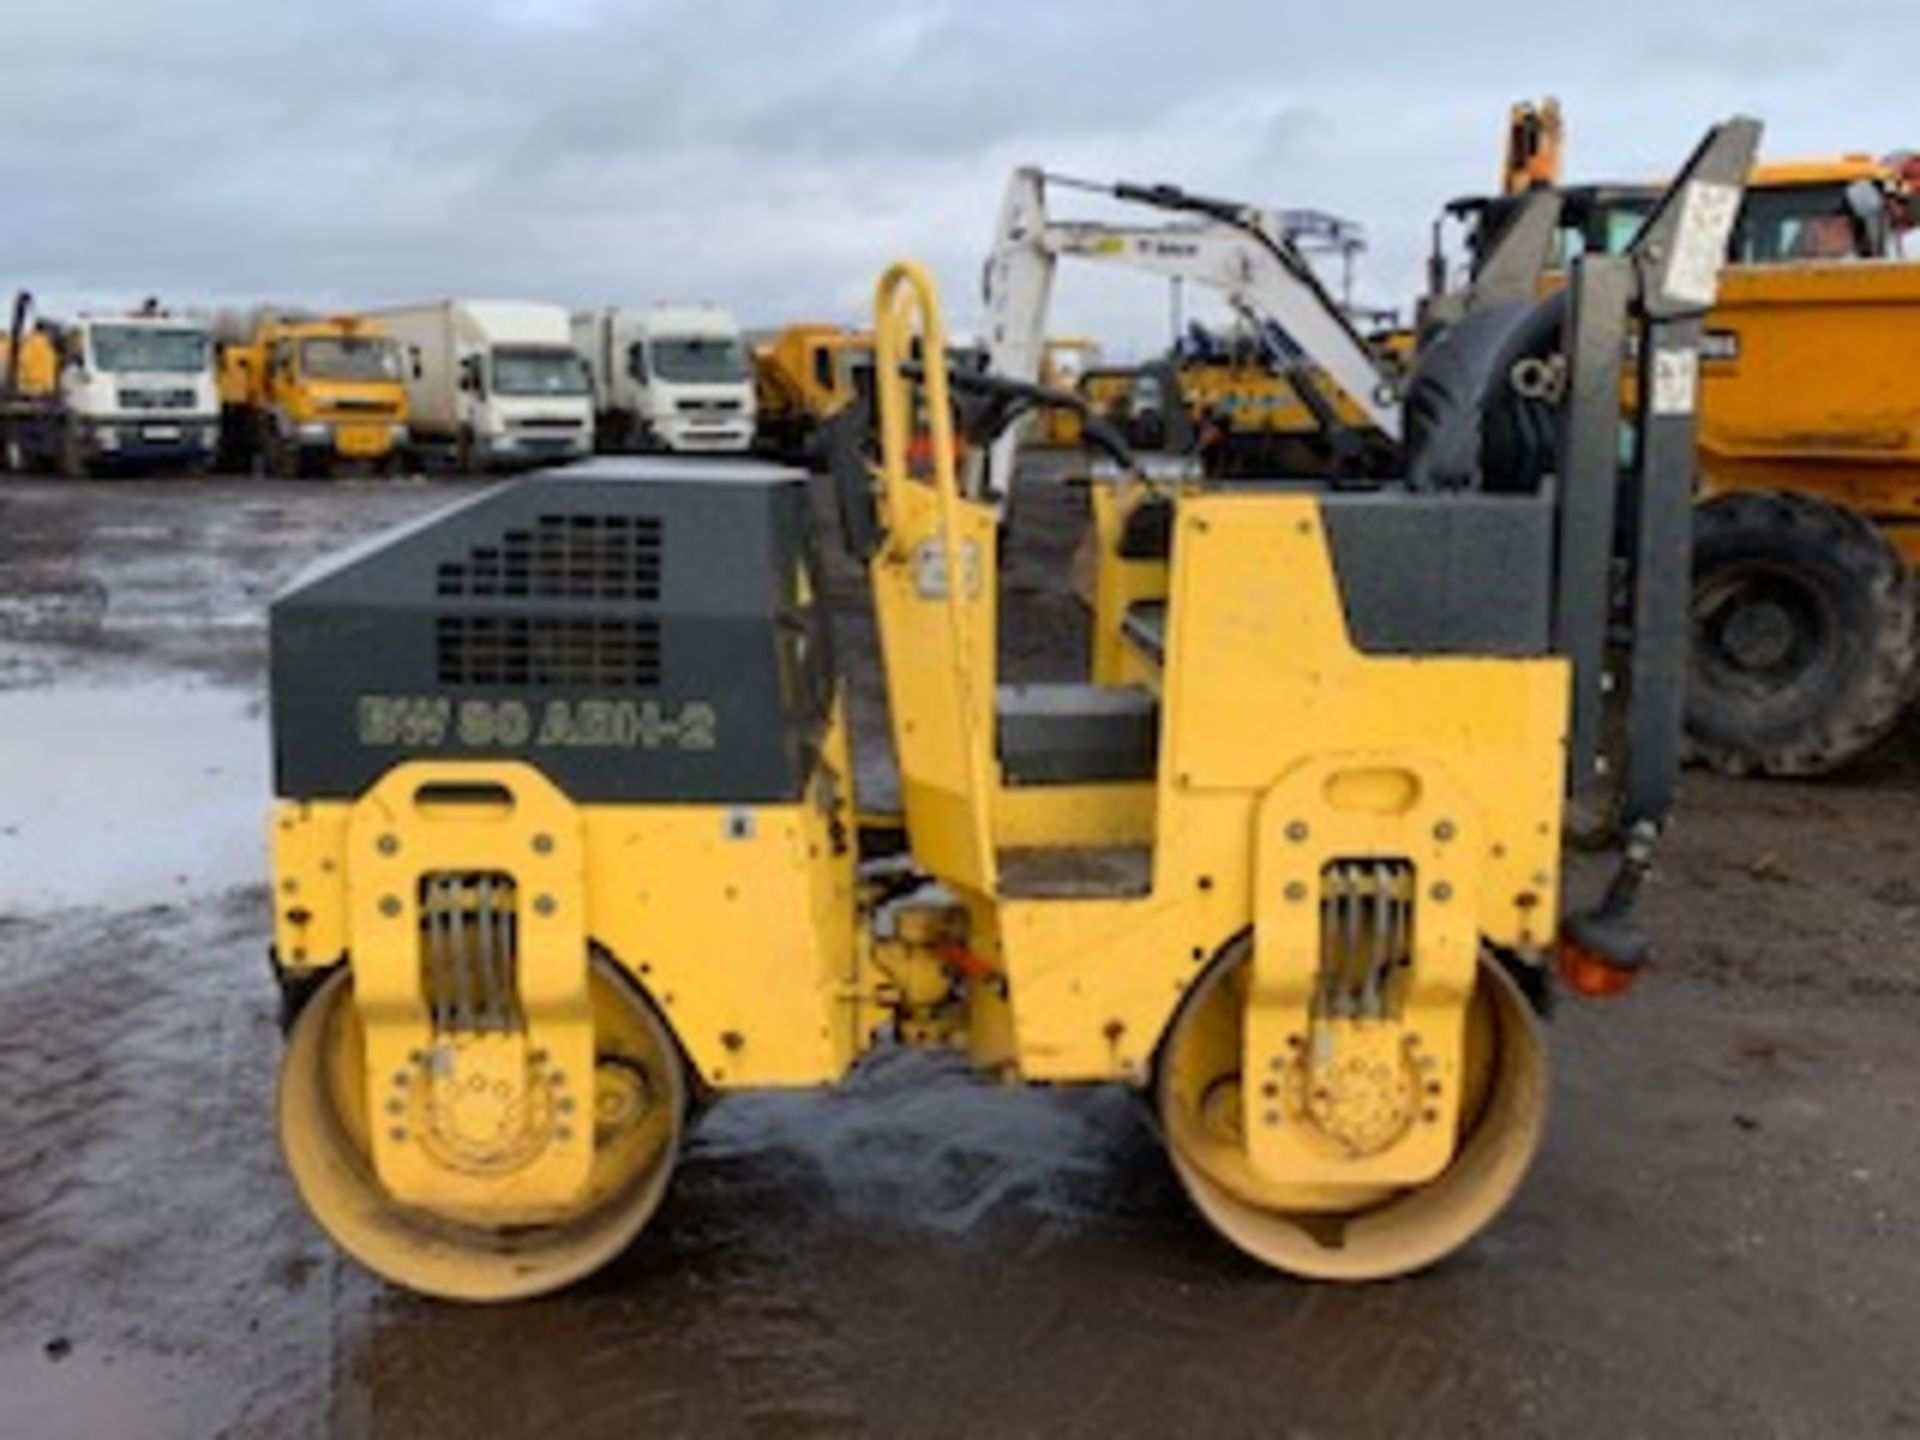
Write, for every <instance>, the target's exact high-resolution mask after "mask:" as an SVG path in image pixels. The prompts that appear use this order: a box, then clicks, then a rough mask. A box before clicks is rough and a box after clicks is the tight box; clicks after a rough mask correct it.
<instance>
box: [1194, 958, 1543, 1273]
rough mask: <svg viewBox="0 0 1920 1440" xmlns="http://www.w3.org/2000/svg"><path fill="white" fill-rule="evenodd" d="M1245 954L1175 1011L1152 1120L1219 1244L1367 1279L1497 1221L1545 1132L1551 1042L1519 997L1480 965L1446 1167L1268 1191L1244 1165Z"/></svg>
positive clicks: (1417, 1261)
mask: <svg viewBox="0 0 1920 1440" xmlns="http://www.w3.org/2000/svg"><path fill="white" fill-rule="evenodd" d="M1251 955H1252V947H1251V944H1250V943H1249V942H1247V941H1241V942H1238V943H1237V944H1236V945H1235V946H1234V947H1233V948H1232V949H1230V950H1229V951H1228V952H1227V953H1226V954H1225V955H1223V956H1222V957H1221V958H1220V960H1218V961H1217V962H1215V964H1214V966H1213V968H1212V970H1211V971H1210V972H1209V973H1208V974H1207V976H1206V978H1205V979H1204V980H1202V981H1201V983H1200V985H1199V986H1198V987H1196V988H1195V990H1194V991H1193V993H1192V994H1190V995H1189V996H1188V997H1187V999H1186V1002H1185V1003H1184V1004H1183V1005H1182V1007H1181V1009H1180V1012H1179V1014H1178V1015H1177V1016H1176V1017H1175V1018H1174V1022H1173V1024H1172V1026H1171V1027H1170V1028H1169V1030H1168V1032H1167V1037H1166V1040H1165V1042H1164V1043H1163V1045H1162V1048H1161V1055H1160V1062H1159V1070H1158V1077H1157V1082H1156V1110H1157V1112H1158V1116H1159V1121H1160V1130H1161V1135H1162V1137H1163V1138H1164V1139H1165V1141H1166V1145H1167V1152H1168V1154H1169V1156H1170V1157H1171V1159H1172V1161H1173V1168H1174V1170H1175V1172H1176V1173H1177V1174H1178V1175H1179V1177H1180V1181H1181V1184H1182V1185H1183V1186H1184V1187H1185V1188H1186V1192H1187V1195H1188V1197H1189V1198H1190V1199H1191V1200H1192V1201H1193V1203H1194V1206H1195V1207H1196V1208H1197V1209H1198V1210H1199V1211H1200V1213H1201V1214H1202V1215H1203V1216H1205V1217H1206V1219H1207V1221H1208V1223H1209V1224H1211V1225H1212V1226H1213V1228H1214V1229H1215V1230H1217V1231H1218V1232H1219V1233H1220V1234H1221V1235H1222V1236H1223V1237H1224V1238H1225V1239H1227V1240H1229V1241H1230V1242H1232V1243H1233V1244H1234V1245H1235V1246H1237V1247H1238V1248H1239V1249H1240V1250H1242V1251H1243V1252H1245V1253H1246V1254H1247V1255H1250V1256H1252V1257H1253V1258H1254V1259H1255V1260H1258V1261H1260V1262H1261V1263H1263V1264H1265V1265H1269V1266H1272V1267H1273V1268H1274V1269H1276V1270H1282V1271H1285V1272H1287V1273H1288V1274H1292V1275H1298V1276H1302V1277H1304V1278H1307V1279H1313V1280H1341V1281H1368V1280H1386V1279H1391V1278H1393V1277H1394V1276H1398V1275H1405V1274H1409V1273H1411V1272H1413V1271H1416V1270H1422V1269H1425V1268H1426V1267H1427V1266H1429V1265H1433V1264H1435V1263H1437V1262H1438V1261H1440V1260H1442V1259H1444V1258H1445V1257H1446V1256H1447V1255H1449V1254H1451V1253H1452V1252H1453V1251H1455V1250H1457V1249H1459V1248H1460V1247H1461V1246H1463V1245H1465V1244H1467V1242H1469V1241H1470V1240H1472V1239H1473V1238H1474V1237H1475V1236H1476V1235H1478V1234H1479V1233H1480V1232H1481V1231H1482V1230H1484V1229H1486V1227H1487V1226H1488V1225H1490V1224H1492V1223H1493V1221H1494V1219H1495V1218H1496V1217H1497V1216H1498V1215H1499V1214H1500V1212H1501V1211H1502V1210H1503V1209H1505V1208H1506V1204H1507V1202H1508V1201H1509V1200H1510V1199H1512V1198H1513V1195H1514V1192H1515V1191H1517V1190H1518V1189H1519V1188H1520V1182H1521V1181H1522V1180H1523V1179H1525V1177H1526V1174H1527V1170H1528V1168H1529V1167H1530V1166H1531V1165H1532V1163H1533V1157H1534V1154H1535V1152H1536V1151H1537V1150H1538V1149H1539V1147H1540V1138H1541V1136H1542V1134H1543V1133H1544V1132H1545V1129H1546V1115H1547V1099H1548V1090H1549V1080H1548V1073H1547V1049H1546V1037H1545V1036H1544V1034H1543V1033H1542V1029H1541V1024H1540V1020H1539V1018H1538V1017H1537V1016H1536V1015H1535V1013H1534V1010H1533V1007H1532V1006H1531V1005H1530V1004H1529V1003H1528V1001H1527V999H1526V997H1525V996H1524V995H1523V994H1522V993H1521V989H1520V986H1519V985H1518V984H1517V983H1516V982H1515V981H1514V979H1513V977H1512V976H1511V975H1509V974H1508V973H1507V971H1506V969H1505V968H1504V967H1503V966H1502V965H1501V964H1500V963H1499V962H1498V960H1496V959H1495V958H1493V957H1491V956H1488V957H1486V958H1484V959H1483V960H1482V961H1481V964H1480V972H1479V979H1478V982H1477V983H1476V985H1475V987H1474V993H1473V997H1472V999H1471V1000H1470V1001H1469V1002H1468V1009H1467V1043H1466V1052H1465V1071H1466V1074H1465V1084H1464V1087H1463V1093H1462V1095H1461V1101H1460V1133H1459V1140H1458V1145H1457V1148H1456V1150H1455V1152H1454V1157H1453V1160H1452V1162H1451V1163H1450V1164H1449V1165H1448V1166H1447V1168H1446V1169H1445V1170H1444V1171H1442V1172H1441V1173H1440V1174H1439V1175H1438V1176H1437V1177H1436V1178H1434V1179H1433V1180H1430V1181H1428V1182H1427V1183H1425V1184H1423V1185H1416V1186H1412V1187H1405V1188H1378V1189H1368V1190H1359V1189H1344V1190H1332V1189H1327V1188H1322V1187H1315V1186H1311V1185H1298V1184H1296V1185H1287V1184H1276V1183H1274V1182H1272V1181H1270V1180H1269V1179H1267V1178H1266V1177H1264V1176H1262V1175H1260V1174H1258V1173H1256V1172H1255V1171H1254V1169H1253V1168H1252V1166H1251V1165H1250V1164H1249V1163H1248V1161H1247V1156H1246V1147H1245V1139H1244V1135H1243V1129H1242V1123H1241V1086H1242V1085H1243V1084H1244V1083H1245V1081H1244V1078H1243V1077H1244V1075H1245V1071H1246V1068H1247V1067H1246V1065H1245V1061H1244V1056H1243V1044H1244V1036H1245V1026H1244V1023H1243V1022H1244V1016H1245V1009H1246V993H1247V984H1248V980H1249V978H1250V966H1249V961H1250V959H1251Z"/></svg>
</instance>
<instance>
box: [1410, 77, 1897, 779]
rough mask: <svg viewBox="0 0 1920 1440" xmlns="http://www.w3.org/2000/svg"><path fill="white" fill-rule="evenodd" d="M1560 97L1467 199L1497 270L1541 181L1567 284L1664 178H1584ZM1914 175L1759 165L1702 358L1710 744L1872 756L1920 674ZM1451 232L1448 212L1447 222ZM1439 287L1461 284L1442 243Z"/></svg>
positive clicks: (1785, 765) (1698, 636) (1805, 762)
mask: <svg viewBox="0 0 1920 1440" xmlns="http://www.w3.org/2000/svg"><path fill="white" fill-rule="evenodd" d="M1562 141H1563V131H1562V126H1561V123H1560V119H1559V115H1558V110H1557V107H1554V106H1553V105H1552V103H1551V102H1548V104H1546V105H1543V106H1538V107H1535V106H1530V105H1521V106H1516V107H1515V109H1514V111H1513V117H1512V123H1511V124H1510V126H1509V142H1508V155H1507V162H1506V165H1505V174H1504V184H1505V188H1506V191H1507V193H1506V194H1504V195H1501V196H1498V197H1494V198H1491V199H1470V200H1464V201H1456V202H1455V203H1454V204H1453V205H1451V206H1449V207H1448V212H1449V214H1451V215H1453V216H1454V217H1456V218H1458V219H1460V220H1462V221H1464V222H1465V223H1466V225H1467V226H1468V244H1469V249H1470V254H1471V255H1472V257H1473V263H1474V269H1475V271H1477V270H1478V269H1479V268H1480V267H1481V266H1482V265H1483V264H1484V263H1485V261H1486V259H1487V257H1488V256H1489V255H1490V253H1491V252H1492V250H1493V248H1494V247H1495V246H1496V245H1497V244H1499V242H1500V240H1501V237H1502V235H1503V234H1505V233H1506V231H1507V226H1508V225H1509V223H1511V222H1512V221H1513V220H1514V219H1515V217H1516V216H1517V214H1518V212H1519V209H1520V207H1521V205H1522V204H1523V203H1524V202H1525V201H1526V200H1528V198H1529V197H1530V196H1533V195H1536V194H1539V193H1541V192H1546V193H1548V194H1549V195H1550V196H1551V197H1552V198H1553V199H1554V200H1555V201H1556V202H1557V204H1558V206H1559V213H1558V221H1557V226H1556V228H1555V231H1554V234H1553V237H1552V242H1551V250H1550V252H1549V253H1548V255H1547V257H1546V258H1547V274H1548V278H1547V281H1546V283H1548V284H1553V283H1557V281H1556V280H1555V279H1554V278H1553V277H1554V276H1557V275H1558V274H1559V273H1561V272H1563V271H1564V270H1565V268H1566V266H1567V264H1568V263H1569V262H1570V260H1571V259H1572V258H1573V257H1575V256H1578V255H1581V254H1590V253H1603V254H1618V253H1621V252H1622V251H1623V250H1624V249H1625V248H1626V247H1627V245H1628V244H1629V243H1630V242H1631V240H1632V238H1633V236H1634V235H1635V234H1636V233H1638V231H1639V229H1640V226H1641V224H1642V222H1643V221H1644V220H1645V218H1646V216H1647V214H1648V213H1649V211H1650V210H1651V208H1652V206H1653V204H1654V201H1655V200H1656V199H1657V197H1658V194H1659V189H1658V187H1657V186H1653V185H1640V184H1622V185H1578V186H1570V185H1562V184H1561V183H1560V179H1559V170H1560V152H1561V145H1562ZM1909 201H1910V196H1909V194H1908V181H1907V179H1906V177H1905V175H1904V174H1903V172H1902V170H1901V168H1900V167H1899V165H1898V164H1897V163H1895V162H1883V161H1879V160H1875V159H1873V158H1871V157H1869V156H1865V155H1846V156H1840V157H1835V158H1829V159H1822V160H1805V161H1794V162H1789V163H1773V164H1762V165H1756V166H1755V167H1754V168H1753V171H1752V173H1751V175H1750V176H1749V185H1748V189H1747V192H1746V198H1745V202H1744V205H1743V206H1742V208H1741V211H1740V215H1739V219H1738V222H1737V223H1736V225H1735V227H1734V231H1733V238H1732V242H1731V245H1730V249H1729V254H1728V257H1727V258H1728V261H1729V264H1728V268H1727V269H1726V270H1725V272H1724V273H1723V275H1722V278H1721V283H1720V290H1719V299H1718V302H1717V303H1716V305H1715V306H1714V308H1713V310H1712V312H1711V313H1710V314H1709V315H1708V316H1707V318H1706V321H1705V335H1704V338H1703V343H1702V347H1701V361H1700V368H1699V373H1698V377H1697V397H1696V398H1697V403H1698V406H1699V426H1698V450H1699V485H1698V498H1699V501H1700V504H1699V506H1698V509H1697V511H1696V513H1695V544H1694V552H1693V561H1694V577H1693V587H1694V604H1693V651H1692V661H1691V683H1690V686H1689V691H1688V705H1687V731H1688V738H1689V741H1690V744H1691V747H1692V749H1693V751H1694V753H1695V754H1696V755H1697V756H1698V757H1699V758H1700V759H1702V760H1704V761H1706V762H1707V763H1709V764H1711V765H1713V766H1714V767H1716V768H1718V769H1720V770H1723V771H1726V772H1728V773H1733V774H1745V773H1761V774H1770V775H1814V774H1822V773H1826V772H1830V771H1832V770H1835V769H1838V768H1839V767H1841V766H1842V765H1844V764H1845V763H1847V762H1848V761H1850V760H1852V759H1854V758H1855V757H1857V756H1859V755H1861V754H1862V753H1863V752H1865V751H1866V750H1867V749H1869V748H1870V747H1871V746H1872V745H1874V744H1875V743H1876V742H1877V741H1878V740H1880V739H1881V738H1882V737H1883V736H1885V735H1886V734H1888V733H1889V732H1890V731H1891V730H1892V729H1893V728H1894V727H1895V726H1896V725H1897V724H1898V723H1899V721H1900V718H1901V716H1902V714H1903V712H1904V711H1905V710H1906V708H1907V706H1908V704H1909V702H1910V701H1911V699H1912V697H1913V695H1914V692H1915V688H1916V686H1917V685H1920V620H1917V619H1916V613H1915V607H1916V601H1917V600H1920V584H1916V581H1915V579H1914V575H1913V570H1914V567H1915V566H1920V262H1917V261H1913V260H1907V259H1904V258H1903V257H1902V253H1901V232H1902V229H1903V227H1904V226H1905V225H1906V223H1907V220H1908V214H1909V211H1908V204H1909ZM1436 233H1438V227H1436ZM1434 276H1435V281H1436V283H1435V284H1434V285H1433V287H1431V288H1433V289H1434V290H1435V291H1436V293H1438V292H1439V291H1441V290H1443V289H1448V288H1450V287H1451V286H1452V285H1453V284H1454V283H1455V278H1454V277H1452V276H1450V275H1449V274H1448V272H1447V268H1446V261H1445V259H1444V252H1443V250H1442V248H1441V247H1440V246H1439V245H1438V244H1436V252H1435V268H1434Z"/></svg>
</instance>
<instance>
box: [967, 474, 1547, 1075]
mask: <svg viewBox="0 0 1920 1440" xmlns="http://www.w3.org/2000/svg"><path fill="white" fill-rule="evenodd" d="M1178 527H1179V528H1178V530H1177V531H1176V537H1175V547H1174V551H1175V558H1174V574H1173V597H1172V601H1171V606H1170V614H1169V625H1170V634H1169V660H1170V668H1169V669H1168V671H1167V673H1166V675H1165V678H1164V682H1163V685H1162V697H1163V698H1162V706H1163V714H1162V729H1161V761H1160V775H1159V782H1158V790H1157V815H1156V821H1155V825H1154V832H1153V837H1154V851H1153V881H1152V889H1151V892H1150V893H1149V894H1148V895H1145V896H1141V897H1137V898H1118V899H1045V900H1019V901H1007V902H1003V903H1002V904H1001V906H1000V908H999V914H998V917H997V920H998V927H999V933H998V936H997V941H998V949H999V954H1000V956H1001V959H1002V962H1003V963H1004V964H1005V966H1006V968H1007V972H1008V976H1009V980H1010V985H1011V991H1012V997H1013V1003H1014V1012H1015V1013H1014V1020H1015V1027H1016V1033H1017V1037H1018V1042H1019V1051H1020V1054H1019V1058H1020V1065H1021V1068H1022V1070H1023V1072H1024V1073H1026V1074H1027V1075H1029V1076H1031V1077H1033V1078H1039V1079H1056V1080H1073V1079H1096V1078H1125V1077H1132V1078H1139V1077H1140V1076H1141V1075H1143V1074H1144V1067H1145V1066H1146V1065H1147V1064H1148V1063H1149V1061H1150V1059H1151V1056H1152V1053H1153V1049H1154V1047H1155V1045H1156V1044H1157V1043H1158V1040H1159V1037H1160V1034H1161V1032H1162V1030H1163V1028H1164V1027H1165V1025H1166V1023H1167V1020H1168V1018H1169V1017H1170V1016H1171V1014H1172V1012H1173V1009H1174V1007H1175V1006H1176V1005H1177V1004H1178V1002H1179V1000H1180V998H1181V997H1182V996H1183V995H1184V994H1185V993H1186V991H1187V989H1188V988H1189V987H1190V986H1191V985H1192V984H1193V983H1194V981H1195V979H1197V977H1198V975H1199V973H1200V972H1201V971H1202V970H1203V969H1204V968H1205V966H1206V964H1207V962H1209V961H1210V960H1211V959H1212V958H1213V957H1214V956H1215V955H1216V954H1217V953H1218V952H1219V950H1220V948H1221V947H1222V946H1223V945H1224V944H1225V943H1226V942H1227V941H1228V940H1229V939H1231V938H1232V937H1233V936H1235V935H1237V934H1239V933H1241V932H1242V931H1244V930H1246V929H1247V928H1248V927H1249V926H1251V925H1252V923H1253V918H1254V910H1255V906H1254V903H1253V865H1254V860H1255V854H1256V826H1255V821H1254V815H1255V809H1256V806H1257V805H1258V804H1259V803H1260V802H1261V800H1262V797H1263V796H1264V795H1266V794H1267V792H1268V791H1270V790H1271V789H1272V787H1273V786H1274V785H1275V783H1276V782H1277V781H1278V780H1279V779H1280V778H1281V777H1282V776H1283V775H1285V774H1286V773H1287V772H1288V771H1290V770H1293V769H1294V768H1295V767H1297V766H1299V765H1300V764H1302V763H1303V762H1305V761H1308V760H1313V759H1319V758H1326V757H1341V756H1348V757H1352V756H1362V757H1363V756H1365V755H1366V754H1368V753H1383V752H1392V753H1400V754H1405V755H1407V756H1411V757H1417V758H1418V759H1419V760H1421V761H1422V762H1431V763H1433V764H1435V765H1438V766H1440V767H1442V768H1444V770H1445V772H1446V774H1447V775H1448V776H1450V777H1451V779H1452V781H1453V782H1454V784H1455V785H1456V786H1457V790H1458V793H1459V795H1460V796H1462V797H1463V798H1462V800H1461V806H1462V809H1463V813H1462V815H1461V816H1460V817H1458V818H1457V820H1456V825H1457V827H1458V830H1459V833H1460V834H1462V835H1471V836H1474V837H1476V838H1475V839H1474V840H1473V841H1472V842H1471V844H1472V846H1473V850H1474V853H1473V854H1472V855H1471V856H1465V857H1463V858H1462V859H1460V860H1458V861H1454V862H1450V863H1452V864H1455V865H1459V866H1461V867H1464V868H1462V869H1460V870H1459V871H1458V873H1459V874H1460V875H1461V876H1462V877H1471V879H1470V880H1469V879H1466V878H1463V879H1462V880H1461V884H1462V886H1463V888H1465V887H1467V886H1469V885H1470V886H1471V887H1472V890H1473V893H1472V894H1471V896H1470V898H1469V899H1468V900H1467V901H1466V902H1465V904H1466V905H1467V907H1468V908H1469V909H1470V910H1471V912H1472V913H1474V914H1476V915H1477V916H1478V923H1479V927H1480V931H1481V933H1482V934H1484V935H1485V936H1486V937H1487V938H1489V939H1490V940H1492V941H1493V942H1495V943H1497V944H1502V945H1508V946H1512V947H1514V948H1516V949H1521V950H1531V949H1537V948H1539V947H1542V946H1544V945H1546V944H1547V943H1548V942H1549V941H1550V940H1551V939H1552V937H1553V934H1554V930H1555V927H1556V925H1557V923H1558V920H1557V917H1558V913H1559V912H1558V880H1559V841H1560V800H1561V779H1562V775H1561V766H1562V763H1563V758H1562V747H1563V744H1564V736H1565V718H1566V703H1567V684H1568V675H1567V667H1566V665H1565V663H1564V662H1563V661H1561V660H1558V659H1535V660H1504V659H1503V660H1488V659H1456V658H1418V657H1381V656H1368V655H1362V654H1361V653H1359V652H1358V651H1356V650H1355V649H1354V648H1353V646H1352V644H1351V643H1350V641H1349V639H1348V636H1347V633H1346V625H1345V619H1344V614H1343V611H1342V609H1341V605H1340V597H1339V592H1338V589H1337V587H1336V584H1335V580H1334V575H1333V569H1332V562H1331V558H1330V557H1329V555H1328V553H1327V550H1326V545H1325V540H1324V537H1323V534H1322V530H1321V526H1320V521H1319V509H1318V505H1317V503H1316V502H1315V501H1314V499H1313V498H1312V497H1310V496H1290V495H1248V494H1237V495H1236V494H1221V495H1208V496H1203V497H1200V496H1188V497H1185V498H1183V499H1182V501H1181V505H1180V515H1179V520H1178ZM1339 803H1341V800H1340V797H1339V796H1337V795H1329V796H1327V797H1325V799H1324V800H1323V802H1322V809H1323V810H1324V811H1325V812H1327V813H1332V811H1333V810H1335V809H1336V808H1337V807H1338V804H1339ZM1305 818H1307V819H1308V821H1309V822H1310V823H1311V822H1312V821H1313V820H1314V819H1315V816H1307V817H1305ZM1421 843H1423V837H1419V836H1414V835H1412V834H1409V835H1408V836H1407V838H1406V843H1405V844H1404V845H1399V846H1397V847H1396V848H1397V849H1398V850H1399V851H1400V852H1401V853H1404V854H1406V855H1409V856H1413V855H1415V854H1417V853H1419V848H1420V844H1421Z"/></svg>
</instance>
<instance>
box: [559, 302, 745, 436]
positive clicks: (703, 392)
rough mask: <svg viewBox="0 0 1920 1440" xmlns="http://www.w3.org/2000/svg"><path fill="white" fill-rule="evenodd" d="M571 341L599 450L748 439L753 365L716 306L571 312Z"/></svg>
mask: <svg viewBox="0 0 1920 1440" xmlns="http://www.w3.org/2000/svg"><path fill="white" fill-rule="evenodd" d="M573 343H574V346H575V347H576V348H577V349H578V350H579V351H580V353H581V354H582V355H584V356H586V358H587V368H588V369H589V370H591V371H592V372H593V403H594V411H595V413H596V416H597V418H598V421H599V425H600V431H599V434H600V443H601V448H603V449H608V450H704V451H719V450H745V449H747V448H748V447H749V446H751V445H752V444H753V423H754V414H753V364H752V361H751V359H750V358H749V356H748V354H747V346H746V338H745V337H744V336H743V335H742V334H741V331H740V326H739V323H738V322H737V321H735V320H734V318H733V316H731V315H729V314H728V313H727V312H726V311H725V310H722V309H720V308H719V307H718V306H714V305H665V304H662V305H651V306H648V307H646V308H644V309H642V308H635V307H625V306H609V307H607V308H606V309H601V310H586V311H578V312H576V313H575V314H574V317H573Z"/></svg>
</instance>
